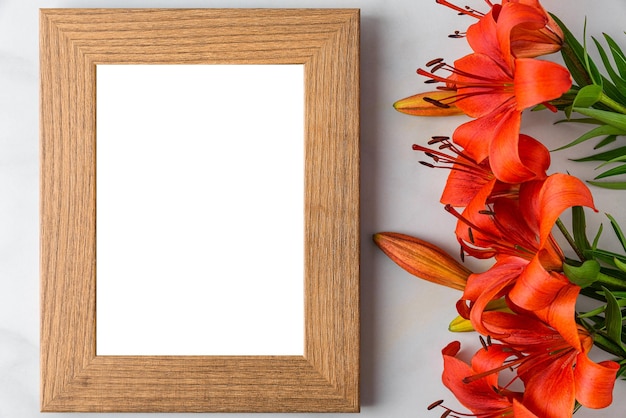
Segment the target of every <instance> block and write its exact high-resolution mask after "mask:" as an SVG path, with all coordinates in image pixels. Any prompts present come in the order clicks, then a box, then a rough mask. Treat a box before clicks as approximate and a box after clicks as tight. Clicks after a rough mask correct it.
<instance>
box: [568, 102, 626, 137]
mask: <svg viewBox="0 0 626 418" xmlns="http://www.w3.org/2000/svg"><path fill="white" fill-rule="evenodd" d="M573 110H574V111H575V112H578V113H580V114H583V115H585V116H589V117H590V118H594V119H596V120H597V121H599V122H602V123H606V124H607V125H610V126H613V127H615V128H617V129H618V130H619V131H617V132H609V133H608V134H614V135H623V134H626V115H622V114H619V113H615V112H609V111H606V110H598V109H586V108H582V107H575V108H574V109H573ZM596 136H598V135H596Z"/></svg>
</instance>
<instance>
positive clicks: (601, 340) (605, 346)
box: [593, 333, 626, 358]
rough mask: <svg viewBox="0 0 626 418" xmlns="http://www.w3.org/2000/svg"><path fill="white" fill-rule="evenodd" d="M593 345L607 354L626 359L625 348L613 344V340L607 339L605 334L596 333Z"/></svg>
mask: <svg viewBox="0 0 626 418" xmlns="http://www.w3.org/2000/svg"><path fill="white" fill-rule="evenodd" d="M593 343H594V344H595V345H596V346H598V347H600V348H601V349H602V350H604V351H606V352H607V353H611V354H613V355H616V356H618V357H621V358H624V357H626V350H625V349H624V347H622V346H621V345H618V344H617V343H615V342H613V341H612V339H609V338H607V337H606V336H605V335H604V334H603V333H596V334H595V335H594V336H593Z"/></svg>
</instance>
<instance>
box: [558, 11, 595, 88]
mask: <svg viewBox="0 0 626 418" xmlns="http://www.w3.org/2000/svg"><path fill="white" fill-rule="evenodd" d="M550 16H552V18H553V19H554V21H555V22H556V23H557V24H558V25H559V27H560V28H561V30H562V31H563V35H564V38H565V39H564V41H565V43H564V44H563V47H562V48H561V55H562V56H563V61H564V62H565V65H566V66H567V68H568V69H569V71H570V73H571V74H572V78H573V79H574V82H576V84H578V85H579V86H581V87H582V86H586V85H589V84H594V83H593V79H592V78H591V76H590V75H589V73H588V71H587V69H586V68H585V64H584V63H585V52H584V49H583V46H582V45H581V44H580V42H578V40H577V39H576V37H575V36H574V35H573V34H572V32H570V30H569V29H568V28H567V26H565V25H564V24H563V22H561V21H560V20H559V18H558V17H556V16H555V15H553V14H550ZM591 64H593V62H591V63H590V65H591Z"/></svg>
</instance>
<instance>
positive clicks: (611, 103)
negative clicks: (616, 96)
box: [599, 92, 626, 115]
mask: <svg viewBox="0 0 626 418" xmlns="http://www.w3.org/2000/svg"><path fill="white" fill-rule="evenodd" d="M599 102H600V103H602V104H603V105H605V106H607V107H608V108H610V109H611V110H614V111H616V112H618V113H621V114H623V115H626V106H624V105H623V104H621V103H618V102H616V101H615V100H613V99H611V98H610V97H609V96H607V95H606V94H605V93H604V92H602V96H600V100H599Z"/></svg>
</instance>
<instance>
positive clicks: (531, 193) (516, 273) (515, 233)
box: [448, 174, 593, 335]
mask: <svg viewBox="0 0 626 418" xmlns="http://www.w3.org/2000/svg"><path fill="white" fill-rule="evenodd" d="M487 195H488V191H486V192H483V195H481V194H478V195H477V197H476V199H475V200H474V201H472V202H471V203H470V204H469V205H468V206H467V208H466V209H465V211H464V212H463V215H459V214H458V213H457V212H456V211H455V210H454V209H452V208H449V207H448V210H449V211H450V212H451V213H453V214H455V215H456V216H457V217H459V219H460V221H459V223H458V226H457V231H456V233H457V237H458V238H459V241H460V243H461V245H462V247H463V249H464V251H466V252H467V253H468V254H470V255H472V256H475V257H478V258H490V257H496V263H495V265H494V266H492V267H491V268H490V269H489V270H487V271H486V272H483V273H478V274H472V275H471V276H470V277H469V278H468V282H467V286H466V288H465V292H464V293H463V298H462V301H461V303H460V304H458V305H457V309H458V310H459V313H460V314H461V315H462V316H464V317H466V318H469V319H471V320H472V324H473V325H474V328H475V329H476V330H477V331H479V332H481V333H482V334H485V335H487V334H489V332H488V330H487V329H486V328H485V327H484V324H483V312H484V310H485V307H486V305H487V303H489V302H490V301H491V300H494V299H499V298H500V297H502V296H504V295H507V297H508V298H509V299H510V300H511V301H512V302H513V303H514V304H515V305H516V306H519V307H521V308H523V309H527V310H539V309H543V308H545V307H546V306H547V305H549V304H550V303H551V302H552V301H553V300H554V299H555V297H556V295H557V294H558V292H559V291H561V289H563V287H565V286H567V285H568V284H569V281H568V279H567V278H566V277H565V276H564V275H563V274H562V273H560V271H561V269H562V264H563V258H564V257H563V254H562V251H561V249H560V248H559V246H558V244H556V242H555V240H554V238H553V237H552V234H551V230H552V227H553V226H554V223H555V222H556V220H557V218H558V217H559V216H560V214H561V213H562V212H563V211H564V210H565V209H567V208H569V207H571V206H587V207H591V208H593V198H592V196H591V193H590V191H589V189H588V188H587V187H586V186H585V185H584V183H582V182H581V181H580V180H578V179H577V178H575V177H573V176H569V175H566V174H553V175H551V176H549V177H548V178H546V179H545V180H543V181H532V182H528V183H524V184H523V185H521V186H520V194H519V200H513V199H505V198H500V199H496V200H495V201H494V202H493V203H492V204H491V205H486V204H485V199H486V197H487ZM465 301H469V302H470V305H471V306H470V309H468V308H467V306H466V305H465Z"/></svg>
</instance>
